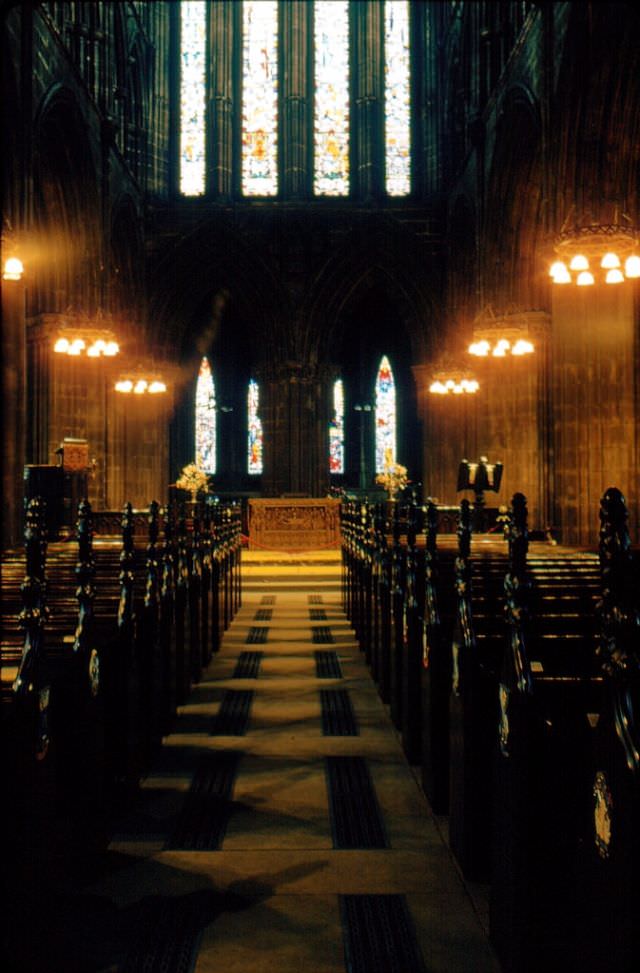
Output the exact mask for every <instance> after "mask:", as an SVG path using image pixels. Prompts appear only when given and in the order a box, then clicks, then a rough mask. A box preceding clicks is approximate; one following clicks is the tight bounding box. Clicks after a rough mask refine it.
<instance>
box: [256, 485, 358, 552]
mask: <svg viewBox="0 0 640 973" xmlns="http://www.w3.org/2000/svg"><path fill="white" fill-rule="evenodd" d="M248 546H249V548H250V549H255V550H260V549H265V550H272V551H274V550H275V551H304V550H307V551H311V550H318V549H321V548H330V547H333V548H336V547H339V546H340V501H339V500H336V499H334V498H332V497H320V498H318V499H313V498H308V499H307V498H305V499H298V498H295V499H290V498H288V497H287V498H285V497H280V498H277V499H270V498H260V499H251V500H249V545H248Z"/></svg>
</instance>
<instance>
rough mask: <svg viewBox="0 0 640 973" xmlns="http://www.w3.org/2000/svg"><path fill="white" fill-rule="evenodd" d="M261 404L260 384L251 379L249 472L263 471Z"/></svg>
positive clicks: (248, 403)
mask: <svg viewBox="0 0 640 973" xmlns="http://www.w3.org/2000/svg"><path fill="white" fill-rule="evenodd" d="M259 404H260V386H259V385H258V383H257V382H256V381H254V380H253V379H251V381H250V382H249V394H248V397H247V411H248V417H249V423H248V431H249V438H248V447H249V448H248V457H247V469H248V471H249V473H262V446H263V440H262V422H261V421H260V416H259V415H258V406H259Z"/></svg>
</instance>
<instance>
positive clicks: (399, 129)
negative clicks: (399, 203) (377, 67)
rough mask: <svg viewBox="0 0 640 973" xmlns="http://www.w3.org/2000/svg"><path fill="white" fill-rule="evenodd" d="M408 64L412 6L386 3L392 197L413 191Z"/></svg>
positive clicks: (387, 132) (386, 112)
mask: <svg viewBox="0 0 640 973" xmlns="http://www.w3.org/2000/svg"><path fill="white" fill-rule="evenodd" d="M409 61H410V58H409V4H408V2H407V0H385V5H384V122H385V181H386V189H387V192H388V193H389V195H390V196H406V195H407V193H409V192H410V191H411V89H410V73H409Z"/></svg>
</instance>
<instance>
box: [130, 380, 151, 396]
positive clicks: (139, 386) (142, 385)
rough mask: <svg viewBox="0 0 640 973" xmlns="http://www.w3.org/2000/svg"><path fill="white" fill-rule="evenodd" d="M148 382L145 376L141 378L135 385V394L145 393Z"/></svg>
mask: <svg viewBox="0 0 640 973" xmlns="http://www.w3.org/2000/svg"><path fill="white" fill-rule="evenodd" d="M147 385H148V382H147V381H146V379H144V378H139V379H138V381H137V382H136V384H135V385H134V386H133V394H134V395H143V394H144V393H145V392H146V391H147Z"/></svg>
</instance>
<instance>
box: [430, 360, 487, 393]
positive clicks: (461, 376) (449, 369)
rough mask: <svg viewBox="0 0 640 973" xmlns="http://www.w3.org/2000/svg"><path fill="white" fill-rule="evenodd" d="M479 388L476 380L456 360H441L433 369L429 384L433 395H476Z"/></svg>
mask: <svg viewBox="0 0 640 973" xmlns="http://www.w3.org/2000/svg"><path fill="white" fill-rule="evenodd" d="M479 388H480V384H479V382H478V381H477V380H476V378H475V377H474V376H473V375H472V374H471V373H470V372H469V371H468V369H466V368H465V367H464V366H461V365H460V364H459V363H458V362H457V361H455V360H454V359H451V358H448V357H443V358H440V360H439V361H438V362H436V363H435V365H434V367H433V369H432V372H431V382H430V384H429V391H430V392H431V393H432V395H475V393H476V392H477V391H478V390H479Z"/></svg>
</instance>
